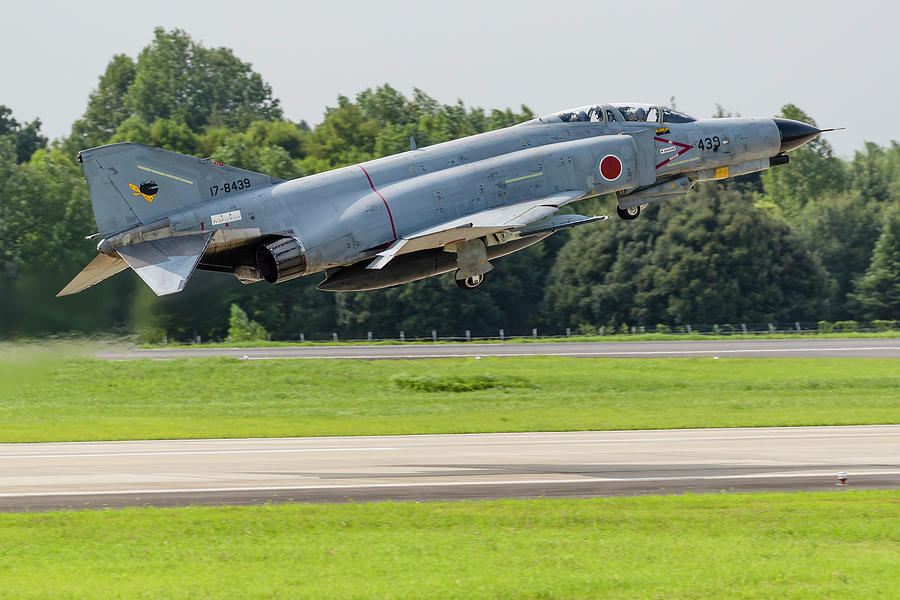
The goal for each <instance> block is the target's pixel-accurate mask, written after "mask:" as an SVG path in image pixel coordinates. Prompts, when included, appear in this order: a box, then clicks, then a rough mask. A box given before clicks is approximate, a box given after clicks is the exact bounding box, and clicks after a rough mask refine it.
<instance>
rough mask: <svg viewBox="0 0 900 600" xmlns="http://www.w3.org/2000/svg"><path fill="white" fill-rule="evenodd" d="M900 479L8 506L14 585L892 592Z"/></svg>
mask: <svg viewBox="0 0 900 600" xmlns="http://www.w3.org/2000/svg"><path fill="white" fill-rule="evenodd" d="M898 523H900V492H896V491H893V492H852V491H845V492H839V493H837V492H836V493H818V494H811V493H801V494H751V495H725V494H719V495H704V496H678V497H644V498H613V499H593V500H552V501H551V500H509V501H485V502H461V503H433V504H412V503H405V504H390V503H385V504H368V505H366V504H362V505H352V504H350V505H280V506H258V507H244V508H184V509H150V508H144V509H128V510H121V511H97V512H94V511H84V512H56V513H43V514H40V513H32V514H0V597H3V598H21V599H27V598H138V597H140V598H190V599H194V598H275V597H279V598H280V597H285V598H466V599H469V598H509V599H522V598H545V599H547V598H569V599H577V598H779V599H781V598H841V599H852V598H866V599H870V598H897V597H900V577H897V573H900V525H898Z"/></svg>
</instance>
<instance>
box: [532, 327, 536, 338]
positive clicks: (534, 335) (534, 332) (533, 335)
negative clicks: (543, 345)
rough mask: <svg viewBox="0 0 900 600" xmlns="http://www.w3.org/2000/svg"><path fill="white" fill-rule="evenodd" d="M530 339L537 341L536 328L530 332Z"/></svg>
mask: <svg viewBox="0 0 900 600" xmlns="http://www.w3.org/2000/svg"><path fill="white" fill-rule="evenodd" d="M531 337H532V338H534V339H537V327H535V328H534V329H532V330H531Z"/></svg>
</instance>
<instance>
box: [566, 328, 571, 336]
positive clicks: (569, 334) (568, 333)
mask: <svg viewBox="0 0 900 600" xmlns="http://www.w3.org/2000/svg"><path fill="white" fill-rule="evenodd" d="M566 337H572V329H571V328H569V327H566Z"/></svg>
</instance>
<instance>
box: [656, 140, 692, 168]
mask: <svg viewBox="0 0 900 600" xmlns="http://www.w3.org/2000/svg"><path fill="white" fill-rule="evenodd" d="M653 139H654V140H656V141H657V142H663V143H665V144H672V145H673V146H680V147H681V150H679V152H678V154H676V155H675V156H670V157H669V158H667V159H666V160H664V161H662V162H661V163H659V164H658V165H656V168H657V169H658V168H660V167H661V166H663V165H664V164H666V163H667V162H669V161H670V160H672V159H673V158H678V157H679V156H681V155H682V154H684V153H685V152H687V151H688V150H690V149H691V148H693V146H691V145H690V144H685V143H682V142H673V141H671V140H667V139H664V138H661V137H655V138H653Z"/></svg>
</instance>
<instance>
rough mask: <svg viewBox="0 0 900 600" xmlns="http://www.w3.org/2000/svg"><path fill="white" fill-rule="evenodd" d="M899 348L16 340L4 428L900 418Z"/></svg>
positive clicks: (5, 437) (220, 433) (3, 374)
mask: <svg viewBox="0 0 900 600" xmlns="http://www.w3.org/2000/svg"><path fill="white" fill-rule="evenodd" d="M898 390H900V368H898V363H897V361H894V360H890V359H719V360H715V359H712V358H696V359H695V358H684V359H682V358H677V359H676V358H669V359H588V358H558V357H527V358H484V359H482V360H475V359H474V358H462V359H446V360H416V361H340V360H323V361H318V360H272V361H241V360H236V359H227V358H218V359H194V360H188V359H184V360H173V361H128V362H105V361H100V360H95V359H90V358H84V357H83V356H82V357H80V356H78V355H77V353H74V354H72V353H70V354H68V355H66V354H64V353H63V354H59V353H50V354H42V353H40V352H36V353H35V352H32V353H30V354H29V353H28V352H24V351H23V353H20V354H18V355H16V354H13V355H11V354H6V355H4V358H3V360H2V361H0V441H2V442H30V441H60V440H114V439H153V438H196V437H256V436H260V437H276V436H319V435H363V434H406V433H455V432H490V431H498V432H505V431H535V430H560V431H562V430H598V429H645V428H647V429H654V428H683V427H738V426H766V425H771V426H783V425H837V424H868V423H898V422H900V391H898Z"/></svg>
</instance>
